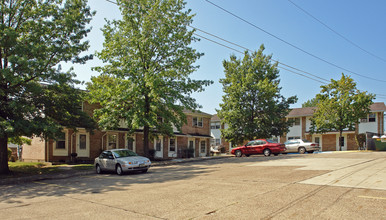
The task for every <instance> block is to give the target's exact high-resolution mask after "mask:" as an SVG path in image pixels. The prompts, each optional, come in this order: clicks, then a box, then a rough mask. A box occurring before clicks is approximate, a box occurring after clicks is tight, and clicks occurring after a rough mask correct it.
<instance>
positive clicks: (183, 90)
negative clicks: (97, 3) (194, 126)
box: [88, 0, 213, 155]
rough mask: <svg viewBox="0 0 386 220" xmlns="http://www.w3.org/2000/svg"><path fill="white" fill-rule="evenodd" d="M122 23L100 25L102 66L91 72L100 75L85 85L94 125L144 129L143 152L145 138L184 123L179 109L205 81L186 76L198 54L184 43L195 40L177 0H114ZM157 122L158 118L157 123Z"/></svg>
mask: <svg viewBox="0 0 386 220" xmlns="http://www.w3.org/2000/svg"><path fill="white" fill-rule="evenodd" d="M117 4H118V5H119V9H120V11H121V13H122V20H113V21H108V22H107V24H106V25H105V26H104V28H103V29H102V30H103V34H104V36H105V42H104V49H103V50H102V51H101V52H99V53H97V56H98V57H99V58H100V59H101V60H103V62H105V63H106V65H105V66H102V67H97V68H95V69H96V70H97V71H99V72H100V73H101V75H99V76H97V77H93V78H92V79H91V81H92V82H91V83H89V84H88V90H89V91H90V93H89V95H90V102H93V103H99V104H100V105H101V108H100V109H97V110H95V112H94V113H95V116H96V117H97V118H98V121H99V125H100V127H101V128H105V129H107V128H108V129H116V128H117V127H118V126H119V123H120V122H124V123H125V124H126V126H127V127H128V128H129V131H128V132H129V133H131V132H134V131H135V130H136V129H139V128H143V131H144V140H143V141H144V144H143V146H144V154H145V155H148V149H149V138H151V136H153V134H154V135H155V134H156V133H157V134H164V135H169V136H172V135H173V125H174V126H175V127H177V128H178V129H180V128H181V126H182V124H183V123H184V122H186V116H185V114H184V113H183V110H184V108H186V109H196V108H198V107H199V105H198V104H197V103H196V100H195V99H194V98H192V97H191V96H190V95H191V94H192V93H193V92H200V91H203V88H204V86H208V85H210V84H211V83H213V82H211V81H208V80H192V79H190V78H189V75H190V74H191V73H193V72H194V71H195V70H196V69H197V68H198V66H194V65H193V64H194V62H195V61H196V60H197V59H198V58H199V57H200V56H201V55H202V54H201V53H198V52H197V51H196V50H195V49H193V48H191V47H190V46H189V45H190V44H191V42H193V41H196V40H197V39H196V38H194V37H193V33H194V31H193V30H188V29H187V25H189V24H191V23H192V18H193V15H191V14H190V10H187V11H185V10H184V8H185V4H186V3H185V2H183V1H182V0H168V1H166V0H132V1H125V0H118V1H117ZM160 118H162V120H160Z"/></svg>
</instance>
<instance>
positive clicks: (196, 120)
mask: <svg viewBox="0 0 386 220" xmlns="http://www.w3.org/2000/svg"><path fill="white" fill-rule="evenodd" d="M202 125H203V123H202V117H193V126H196V127H202Z"/></svg>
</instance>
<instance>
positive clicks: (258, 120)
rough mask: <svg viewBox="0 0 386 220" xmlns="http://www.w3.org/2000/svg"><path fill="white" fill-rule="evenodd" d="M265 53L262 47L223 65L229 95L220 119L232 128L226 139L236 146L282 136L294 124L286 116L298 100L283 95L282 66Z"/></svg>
mask: <svg viewBox="0 0 386 220" xmlns="http://www.w3.org/2000/svg"><path fill="white" fill-rule="evenodd" d="M263 51H264V46H263V45H261V46H260V49H259V50H258V51H256V52H253V53H251V54H250V53H248V51H246V52H245V53H244V58H243V59H238V58H237V57H236V56H235V55H232V56H231V57H230V60H224V61H223V66H224V71H225V78H224V79H220V83H222V85H223V91H224V93H225V94H224V96H223V98H222V100H223V103H222V104H220V107H221V109H220V110H219V111H218V116H219V117H220V118H221V120H222V122H223V123H226V124H228V128H227V129H224V130H222V135H223V137H224V138H225V139H227V140H228V141H231V142H233V143H235V144H240V143H242V142H243V141H245V140H251V139H254V138H269V137H272V136H279V135H282V134H283V133H285V132H287V131H288V128H289V126H290V124H291V123H290V122H288V121H286V120H285V116H287V114H288V113H289V111H290V109H289V105H290V104H293V103H295V102H296V101H297V98H296V96H292V97H289V98H288V99H286V98H285V97H283V96H282V95H281V94H280V90H281V88H280V87H279V83H280V80H279V70H278V69H277V65H278V63H274V64H272V63H271V57H272V56H271V55H269V56H267V55H264V54H263Z"/></svg>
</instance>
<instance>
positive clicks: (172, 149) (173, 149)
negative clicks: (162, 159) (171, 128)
mask: <svg viewBox="0 0 386 220" xmlns="http://www.w3.org/2000/svg"><path fill="white" fill-rule="evenodd" d="M168 156H169V157H177V138H176V137H174V138H169V151H168Z"/></svg>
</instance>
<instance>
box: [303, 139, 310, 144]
mask: <svg viewBox="0 0 386 220" xmlns="http://www.w3.org/2000/svg"><path fill="white" fill-rule="evenodd" d="M302 141H303V142H304V143H311V141H309V140H307V139H302Z"/></svg>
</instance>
